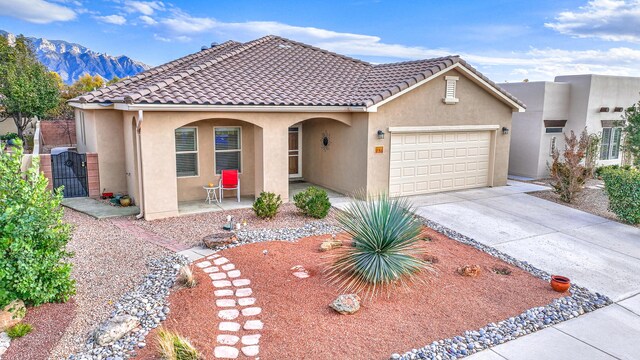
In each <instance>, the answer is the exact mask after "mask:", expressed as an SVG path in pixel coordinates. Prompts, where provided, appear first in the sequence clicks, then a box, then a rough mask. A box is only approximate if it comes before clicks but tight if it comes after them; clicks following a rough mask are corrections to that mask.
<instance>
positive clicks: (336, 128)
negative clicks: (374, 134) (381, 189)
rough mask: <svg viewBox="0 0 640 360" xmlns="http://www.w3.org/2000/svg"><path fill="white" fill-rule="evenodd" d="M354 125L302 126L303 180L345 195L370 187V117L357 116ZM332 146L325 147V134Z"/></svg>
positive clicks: (323, 121)
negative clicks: (368, 132)
mask: <svg viewBox="0 0 640 360" xmlns="http://www.w3.org/2000/svg"><path fill="white" fill-rule="evenodd" d="M354 115H355V116H354V118H353V120H352V123H351V126H349V125H346V124H344V123H341V122H338V121H335V120H332V119H311V120H307V121H305V122H303V123H302V177H303V178H304V179H305V180H306V181H308V182H311V183H314V184H317V185H321V186H324V187H326V188H328V189H332V190H335V191H337V192H340V193H343V194H349V193H352V192H355V191H357V190H361V189H365V188H366V186H367V115H366V114H363V113H361V114H354ZM325 133H326V134H328V135H329V146H328V147H327V148H326V149H325V148H323V146H321V140H322V137H323V134H325Z"/></svg>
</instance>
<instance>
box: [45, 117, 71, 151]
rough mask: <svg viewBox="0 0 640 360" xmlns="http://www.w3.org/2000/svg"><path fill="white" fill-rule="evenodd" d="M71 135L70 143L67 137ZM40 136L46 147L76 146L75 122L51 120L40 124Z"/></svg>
mask: <svg viewBox="0 0 640 360" xmlns="http://www.w3.org/2000/svg"><path fill="white" fill-rule="evenodd" d="M67 131H68V132H69V133H71V143H69V135H68V134H67ZM40 134H41V136H42V142H43V143H44V145H45V146H47V147H53V146H69V145H75V144H76V121H75V120H51V121H41V122H40Z"/></svg>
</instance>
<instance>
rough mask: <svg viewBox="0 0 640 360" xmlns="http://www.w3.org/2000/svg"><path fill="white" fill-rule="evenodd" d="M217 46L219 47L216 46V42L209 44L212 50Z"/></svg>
mask: <svg viewBox="0 0 640 360" xmlns="http://www.w3.org/2000/svg"><path fill="white" fill-rule="evenodd" d="M218 45H220V44H218V43H217V42H215V41H214V42H212V43H211V47H212V48H214V47H216V46H218Z"/></svg>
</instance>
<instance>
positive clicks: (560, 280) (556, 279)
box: [551, 275, 571, 292]
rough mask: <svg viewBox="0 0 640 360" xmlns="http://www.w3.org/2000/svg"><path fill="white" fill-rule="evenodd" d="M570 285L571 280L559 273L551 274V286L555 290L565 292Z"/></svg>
mask: <svg viewBox="0 0 640 360" xmlns="http://www.w3.org/2000/svg"><path fill="white" fill-rule="evenodd" d="M570 287H571V280H569V278H568V277H565V276H560V275H551V288H553V290H555V291H557V292H565V291H567V290H569V288H570Z"/></svg>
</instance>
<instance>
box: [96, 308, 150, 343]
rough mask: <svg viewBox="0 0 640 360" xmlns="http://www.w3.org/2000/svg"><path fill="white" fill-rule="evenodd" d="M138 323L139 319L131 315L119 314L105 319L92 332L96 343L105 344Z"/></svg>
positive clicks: (123, 334) (124, 333)
mask: <svg viewBox="0 0 640 360" xmlns="http://www.w3.org/2000/svg"><path fill="white" fill-rule="evenodd" d="M139 325H140V319H138V318H137V317H135V316H131V315H119V316H116V317H114V318H112V319H110V320H107V321H105V322H104V323H102V324H101V325H100V327H98V329H97V330H96V332H95V334H94V338H95V340H96V343H98V345H100V346H105V345H107V344H109V343H112V342H114V341H116V340H118V339H120V338H121V337H123V336H125V335H126V334H127V333H128V332H129V331H131V330H133V329H135V328H136V327H138V326H139Z"/></svg>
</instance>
